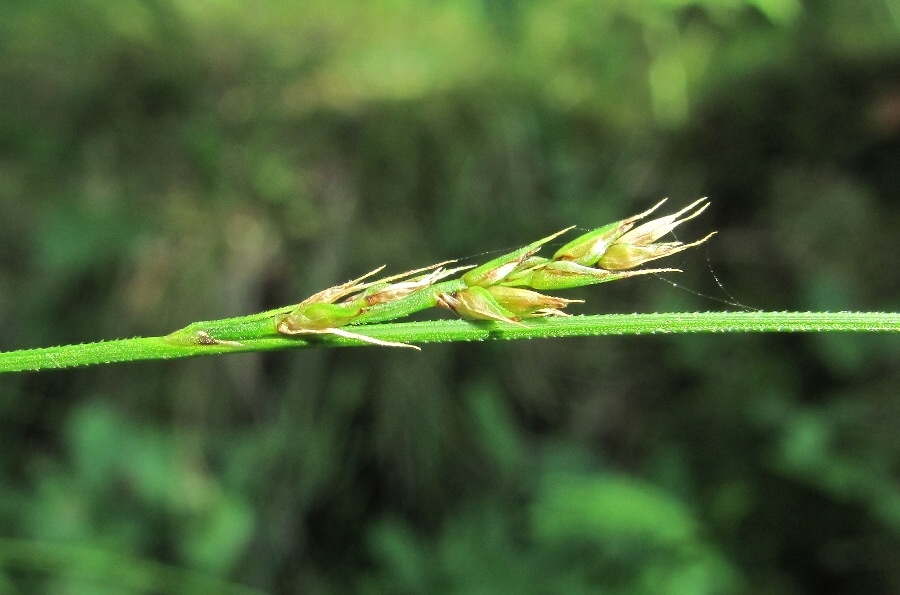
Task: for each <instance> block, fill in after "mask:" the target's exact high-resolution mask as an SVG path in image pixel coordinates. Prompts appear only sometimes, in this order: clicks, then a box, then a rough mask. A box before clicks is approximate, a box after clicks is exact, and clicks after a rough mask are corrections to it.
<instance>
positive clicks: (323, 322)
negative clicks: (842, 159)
mask: <svg viewBox="0 0 900 595" xmlns="http://www.w3.org/2000/svg"><path fill="white" fill-rule="evenodd" d="M664 202H665V200H663V201H661V202H659V203H658V204H656V205H655V206H653V207H652V208H651V209H648V210H647V211H644V212H643V213H639V214H637V215H634V216H633V217H629V218H627V219H623V220H621V221H617V222H615V223H610V224H609V225H605V226H603V227H599V228H597V229H594V230H592V231H589V232H588V233H585V234H583V235H580V236H579V237H577V238H575V239H574V240H572V241H571V242H569V243H567V244H565V245H563V246H562V247H561V248H559V249H558V250H557V251H556V252H555V253H554V254H553V256H551V257H550V258H546V257H541V256H537V253H538V251H539V250H540V249H541V247H543V246H544V245H545V244H547V243H548V242H550V241H552V240H554V239H555V238H557V237H559V236H560V235H562V234H564V233H566V232H568V231H570V230H571V229H573V228H571V227H569V228H566V229H564V230H561V231H559V232H556V233H554V234H551V235H549V236H547V237H545V238H542V239H540V240H538V241H536V242H533V243H531V244H528V245H527V246H524V247H522V248H519V249H518V250H514V251H512V252H510V253H508V254H504V255H503V256H500V257H498V258H495V259H493V260H491V261H490V262H487V263H485V264H483V265H481V266H478V267H453V268H445V265H448V264H451V263H453V262H454V261H446V262H441V263H438V264H435V265H431V266H429V267H424V268H421V269H415V270H412V271H406V272H404V273H400V274H398V275H392V276H389V277H384V278H381V279H377V280H374V281H367V279H369V278H370V277H372V276H374V275H376V274H377V273H379V272H380V271H381V270H382V269H383V268H384V267H379V268H377V269H375V270H374V271H371V272H369V273H367V274H365V275H363V276H362V277H358V278H356V279H352V280H350V281H347V282H346V283H342V284H340V285H336V286H334V287H329V288H328V289H325V290H323V291H320V292H318V293H316V294H314V295H312V296H310V297H309V298H307V299H305V300H304V301H302V302H301V303H300V304H298V305H297V306H296V307H295V308H293V310H291V311H290V312H289V313H288V314H286V315H281V316H279V317H278V319H277V320H276V328H277V330H278V332H279V333H281V334H284V335H327V334H331V335H337V336H343V337H348V338H354V339H358V340H360V341H364V342H367V343H372V344H376V345H384V346H392V347H412V348H416V349H417V347H415V346H414V345H409V344H407V343H395V342H391V341H382V340H379V339H375V338H373V337H368V336H366V335H364V334H361V333H359V332H354V331H349V330H347V329H346V328H345V327H347V326H348V325H352V324H354V323H355V322H357V321H358V320H359V319H360V318H361V317H363V315H365V314H368V313H371V312H373V311H377V310H378V309H386V308H390V309H391V310H390V311H391V313H392V314H393V315H394V317H401V316H405V315H407V314H411V313H412V312H414V311H417V310H421V309H423V308H427V307H432V306H439V307H442V308H447V309H449V310H452V311H453V312H455V313H456V314H457V315H459V316H460V317H461V318H464V319H466V320H473V321H494V322H500V323H508V324H521V321H522V320H523V319H526V318H536V317H547V316H567V314H566V313H565V312H563V311H562V310H563V308H565V307H566V306H568V305H569V304H572V303H575V302H580V301H582V300H569V299H564V298H560V297H556V296H552V295H546V294H543V293H539V291H536V290H541V291H544V290H551V291H552V290H559V289H568V288H573V287H581V286H585V285H593V284H597V283H605V282H607V281H614V280H617V279H624V278H627V277H634V276H637V275H647V274H651V273H663V272H680V271H679V269H673V268H647V269H642V268H637V267H640V266H641V265H643V264H645V263H647V262H650V261H654V260H657V259H660V258H664V257H667V256H671V255H673V254H677V253H678V252H681V251H683V250H686V249H688V248H691V247H694V246H697V245H699V244H702V243H703V242H705V241H706V240H708V239H709V238H710V237H712V235H714V233H710V234H708V235H707V236H705V237H703V238H701V239H699V240H697V241H694V242H690V243H683V242H679V241H667V242H660V241H658V240H660V239H661V238H662V237H663V236H665V235H667V234H668V233H670V232H671V231H672V230H674V229H675V228H676V227H677V226H679V225H681V224H682V223H684V222H685V221H689V220H690V219H693V218H695V217H697V216H698V215H700V214H701V213H702V212H703V211H704V210H705V209H706V208H707V207H708V206H709V203H708V202H707V201H706V199H705V198H703V199H700V200H697V201H695V202H693V203H691V204H690V205H688V206H686V207H685V208H683V209H681V210H680V211H678V212H676V213H672V214H671V215H666V216H664V217H659V218H656V219H652V220H650V221H647V222H645V223H641V224H639V225H638V223H639V222H640V221H641V220H643V219H645V218H646V217H647V216H648V215H650V214H651V213H653V212H654V211H656V210H657V209H658V208H659V207H660V206H661V205H662V204H663V203H664ZM462 271H466V272H465V273H463V274H462V276H461V277H459V279H457V280H454V281H450V282H446V281H442V280H444V279H447V278H448V277H451V276H453V275H456V274H457V273H461V272H462ZM355 328H362V325H359V326H356V327H355Z"/></svg>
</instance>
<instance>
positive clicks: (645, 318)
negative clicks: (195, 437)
mask: <svg viewBox="0 0 900 595" xmlns="http://www.w3.org/2000/svg"><path fill="white" fill-rule="evenodd" d="M254 318H257V317H254ZM257 319H258V318H257ZM215 323H216V321H212V322H210V323H208V324H210V325H215ZM202 324H203V323H197V324H196V325H191V327H188V328H200V326H202ZM346 328H349V329H352V330H353V332H356V333H360V334H365V335H367V336H370V337H374V338H376V339H380V340H382V341H397V342H404V343H447V342H454V341H481V340H485V339H534V338H550V337H588V336H600V335H640V334H649V333H751V332H792V333H796V332H893V333H896V332H900V314H898V313H878V312H834V313H830V312H681V313H678V312H673V313H657V314H606V315H600V316H571V317H559V318H542V319H534V320H528V321H525V322H524V323H522V324H521V325H519V324H505V323H495V322H484V323H473V322H467V321H464V320H432V321H423V322H403V323H387V324H366V325H356V326H352V327H346ZM201 330H202V329H201ZM175 336H176V334H175V333H173V335H170V338H166V337H138V338H134V339H120V340H117V341H103V342H99V343H86V344H82V345H64V346H61V347H46V348H41V349H26V350H20V351H8V352H0V373H3V372H20V371H27V370H44V369H54V368H68V367H72V366H84V365H92V364H103V363H112V362H125V361H139V360H151V359H172V358H178V357H191V356H196V355H216V354H222V353H240V352H248V351H268V350H274V349H290V348H301V347H304V348H305V347H319V346H329V347H332V346H359V345H365V343H363V342H361V341H359V340H356V339H351V338H345V337H338V336H332V335H316V336H314V337H303V336H290V337H287V336H280V335H272V334H264V335H261V336H260V337H259V338H243V339H241V340H240V341H235V342H227V341H226V342H222V343H218V344H216V343H213V344H190V343H187V342H185V341H181V340H173V338H172V337H175Z"/></svg>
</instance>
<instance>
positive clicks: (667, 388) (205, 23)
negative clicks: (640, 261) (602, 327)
mask: <svg viewBox="0 0 900 595" xmlns="http://www.w3.org/2000/svg"><path fill="white" fill-rule="evenodd" d="M898 191H900V4H898V2H897V0H847V1H843V2H840V1H831V2H829V1H824V0H818V1H816V0H807V1H800V0H743V1H742V0H697V1H691V0H646V1H643V2H641V1H637V0H620V1H610V2H601V1H597V0H594V1H584V0H525V1H521V2H514V1H512V0H493V1H491V0H431V1H424V0H423V1H412V0H369V1H367V2H351V1H347V0H328V1H327V2H326V1H322V0H310V1H307V2H268V3H246V2H238V1H236V0H215V1H213V0H209V1H205V2H198V1H194V0H117V1H116V2H109V1H101V0H78V1H74V2H73V1H61V0H30V1H24V0H7V1H5V2H3V3H2V4H0V329H2V333H0V350H10V349H16V348H24V347H37V346H46V345H54V344H61V343H72V342H86V341H94V340H99V339H103V338H116V337H130V336H135V335H158V334H164V333H166V332H169V331H172V330H174V329H176V328H180V327H181V326H184V325H185V324H187V323H189V322H192V321H195V320H201V319H211V318H221V317H226V316H235V315H240V314H249V313H252V312H255V311H260V310H263V309H267V308H273V307H276V306H281V305H285V304H289V303H292V302H297V301H299V300H300V299H302V298H303V297H305V296H307V295H309V294H310V293H312V292H314V291H317V290H319V289H322V288H323V287H326V286H328V285H332V284H335V283H337V282H340V281H343V280H346V279H347V278H350V277H351V276H356V275H359V274H361V273H362V272H365V271H368V270H370V269H372V268H374V267H375V266H377V265H379V264H383V263H387V264H389V266H390V269H391V270H392V271H399V270H403V269H405V268H412V267H415V266H421V265H425V264H429V263H431V262H436V261H439V260H443V259H446V258H453V257H475V261H478V260H483V259H484V256H485V255H484V253H485V252H487V251H493V250H499V249H504V248H512V247H517V246H519V245H522V244H524V243H527V242H529V241H532V240H534V239H536V238H539V237H542V236H544V235H546V234H548V233H550V232H552V231H555V230H557V229H560V228H562V227H566V226H568V225H572V224H577V225H579V226H581V227H582V228H590V227H593V226H597V225H600V224H604V223H608V222H611V221H614V220H616V219H620V218H622V217H625V216H628V215H631V214H633V213H636V212H638V211H641V210H644V209H646V208H647V207H649V206H650V205H651V204H654V203H655V202H656V201H658V200H659V199H660V198H661V197H664V196H669V197H671V199H672V200H671V202H670V207H669V208H670V210H671V207H680V206H682V205H684V204H687V202H689V201H691V200H694V199H695V198H697V197H699V196H709V197H710V198H711V200H712V203H713V207H712V208H711V209H710V210H709V211H707V212H706V213H705V214H704V215H703V217H701V218H700V219H698V220H696V221H694V222H692V223H690V224H689V225H687V226H686V227H685V228H684V229H683V230H679V231H680V235H681V237H682V238H683V239H685V240H689V239H693V238H696V237H700V236H701V235H702V234H705V233H706V232H707V231H708V230H711V229H717V230H719V234H718V235H717V236H716V237H715V238H714V239H713V240H712V241H710V242H709V244H708V245H706V246H704V247H703V248H700V249H697V250H693V251H690V252H688V253H684V254H682V255H680V256H678V257H676V258H675V259H674V262H671V261H667V262H666V263H665V264H666V265H668V266H673V265H674V266H680V267H681V268H683V269H684V270H685V273H684V274H681V275H678V276H677V277H675V276H670V277H669V280H670V281H674V282H677V283H678V285H679V286H678V287H675V286H673V285H672V284H670V283H666V282H665V281H664V280H661V279H659V278H654V277H648V278H641V279H635V280H631V281H627V282H622V283H614V284H610V285H606V286H600V287H594V288H588V289H586V290H584V291H581V292H569V293H567V294H566V297H584V298H586V299H588V304H587V305H585V306H584V307H582V308H579V309H578V311H579V312H584V313H602V312H634V311H637V312H651V311H667V310H673V311H674V310H678V311H681V310H687V311H690V310H722V309H734V307H735V306H733V305H729V304H727V303H725V302H727V301H733V300H737V301H738V302H740V303H741V304H746V305H748V306H750V307H755V308H761V309H767V310H782V309H800V310H894V311H896V310H900V255H898V252H900V249H898V248H900V244H898V242H897V230H898V229H900V203H898ZM718 282H721V284H722V285H723V286H724V290H725V291H723V289H722V288H720V287H719V284H718ZM726 291H727V293H726ZM729 294H730V295H729ZM731 296H733V297H731ZM720 300H724V301H720ZM430 314H431V313H430ZM438 315H440V314H438ZM898 361H900V342H898V340H897V338H896V337H889V336H860V335H844V336H838V335H833V336H825V335H821V336H814V335H793V336H787V335H786V336H777V335H755V336H754V335H744V336H712V335H710V336H669V337H662V336H646V337H632V338H594V339H566V340H549V341H548V340H545V341H527V342H509V343H507V342H496V343H490V344H482V343H476V344H458V345H440V346H437V345H435V346H427V347H425V349H424V351H423V352H422V353H421V354H417V353H411V352H408V351H407V350H391V349H379V348H366V349H333V350H318V351H316V350H311V351H298V352H279V353H272V354H264V355H237V356H228V357H221V358H209V359H206V358H201V359H195V360H182V361H173V362H152V363H136V364H123V365H115V366H101V367H95V368H86V369H82V370H73V371H61V372H46V373H40V374H19V375H4V376H3V377H0V440H2V442H0V443H2V449H3V456H2V459H0V536H2V538H0V591H2V592H10V593H32V592H40V593H64V594H81V593H157V592H173V591H174V592H179V591H181V592H185V593H187V592H199V589H198V588H197V587H196V586H195V585H194V586H192V585H193V583H191V580H193V579H192V577H193V576H194V575H192V574H190V573H191V572H194V573H200V574H202V575H204V576H208V577H214V578H218V579H221V580H223V581H227V582H229V583H231V584H234V585H243V586H247V587H250V588H253V589H256V590H258V591H260V592H265V593H300V592H310V593H347V592H357V593H425V592H429V593H519V594H521V593H526V594H527V593H535V594H545V593H623V594H625V593H628V594H630V593H646V594H668V593H671V594H682V593H688V594H690V593H697V594H706V593H708V594H717V593H767V594H781V593H810V594H812V593H816V594H821V593H890V592H894V593H897V592H900V431H898V428H900V395H898V393H900V389H898V387H900V365H898Z"/></svg>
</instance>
